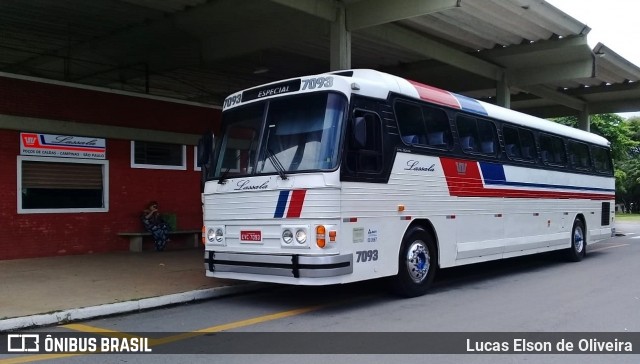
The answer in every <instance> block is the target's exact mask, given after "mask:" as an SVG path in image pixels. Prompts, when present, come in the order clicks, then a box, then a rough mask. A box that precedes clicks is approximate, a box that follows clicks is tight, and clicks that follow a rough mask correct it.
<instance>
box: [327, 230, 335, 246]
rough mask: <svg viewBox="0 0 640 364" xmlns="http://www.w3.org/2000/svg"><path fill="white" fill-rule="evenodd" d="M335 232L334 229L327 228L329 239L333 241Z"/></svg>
mask: <svg viewBox="0 0 640 364" xmlns="http://www.w3.org/2000/svg"><path fill="white" fill-rule="evenodd" d="M336 235H337V232H336V231H335V230H329V241H330V242H333V243H335V241H336Z"/></svg>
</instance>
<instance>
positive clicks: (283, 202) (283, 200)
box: [273, 190, 290, 218]
mask: <svg viewBox="0 0 640 364" xmlns="http://www.w3.org/2000/svg"><path fill="white" fill-rule="evenodd" d="M289 192H290V191H288V190H287V191H280V196H279V197H278V204H277V205H276V212H275V213H274V214H273V217H274V218H281V217H283V216H284V209H285V208H286V207H287V201H288V200H289Z"/></svg>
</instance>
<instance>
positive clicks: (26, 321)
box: [0, 283, 264, 332]
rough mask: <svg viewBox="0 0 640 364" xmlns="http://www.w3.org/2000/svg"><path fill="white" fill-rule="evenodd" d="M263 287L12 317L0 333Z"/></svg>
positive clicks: (211, 290)
mask: <svg viewBox="0 0 640 364" xmlns="http://www.w3.org/2000/svg"><path fill="white" fill-rule="evenodd" d="M261 287H264V284H261V283H247V284H239V285H232V286H222V287H215V288H208V289H202V290H195V291H189V292H183V293H175V294H170V295H166V296H158V297H150V298H142V299H139V300H136V301H126V302H116V303H107V304H104V305H98V306H90V307H82V308H72V309H68V310H63V311H56V312H52V313H47V314H40V315H31V316H24V317H14V318H9V319H5V320H0V332H5V331H11V330H17V329H27V328H31V327H36V326H46V325H53V324H59V323H68V322H70V321H77V320H86V319H91V318H96V317H100V316H109V315H116V314H122V313H127V312H135V311H141V310H148V309H152V308H158V307H162V306H169V305H174V304H178V303H186V302H193V301H200V300H206V299H210V298H216V297H222V296H229V295H233V294H239V293H246V292H251V291H255V290H258V289H260V288H261Z"/></svg>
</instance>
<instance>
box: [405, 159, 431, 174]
mask: <svg viewBox="0 0 640 364" xmlns="http://www.w3.org/2000/svg"><path fill="white" fill-rule="evenodd" d="M419 164H420V162H419V161H414V160H413V159H412V160H410V161H408V162H407V168H405V169H404V170H405V171H424V172H433V171H435V168H434V167H435V166H436V165H435V164H432V165H430V166H429V167H421V166H419Z"/></svg>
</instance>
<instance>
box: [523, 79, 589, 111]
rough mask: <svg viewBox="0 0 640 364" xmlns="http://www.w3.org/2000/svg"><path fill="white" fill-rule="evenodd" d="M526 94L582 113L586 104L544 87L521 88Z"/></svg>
mask: <svg viewBox="0 0 640 364" xmlns="http://www.w3.org/2000/svg"><path fill="white" fill-rule="evenodd" d="M523 89H524V90H526V91H527V92H530V93H532V94H534V95H536V96H539V97H542V98H545V99H548V100H551V101H553V102H555V103H558V104H560V105H563V106H566V107H569V108H571V109H574V110H579V111H582V110H583V109H584V107H585V105H586V104H587V103H586V102H585V101H583V100H580V99H578V98H575V97H572V96H569V95H566V94H563V93H561V92H558V91H555V90H553V89H550V88H548V87H545V86H541V85H531V86H527V87H524V88H523Z"/></svg>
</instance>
